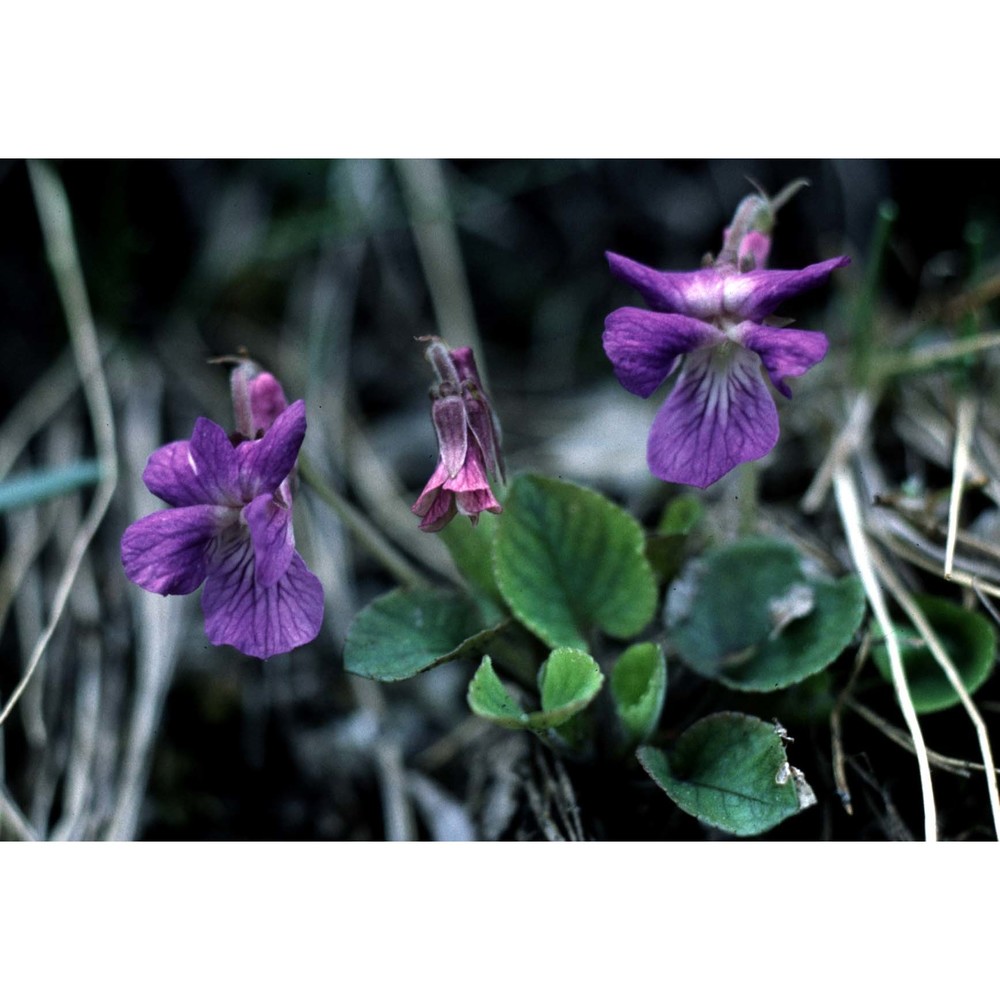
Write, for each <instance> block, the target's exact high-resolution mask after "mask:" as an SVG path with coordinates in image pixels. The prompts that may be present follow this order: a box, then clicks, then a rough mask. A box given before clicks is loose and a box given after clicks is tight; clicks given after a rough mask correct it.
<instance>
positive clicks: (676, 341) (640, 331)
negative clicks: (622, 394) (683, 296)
mask: <svg viewBox="0 0 1000 1000" xmlns="http://www.w3.org/2000/svg"><path fill="white" fill-rule="evenodd" d="M723 336H724V335H723V333H722V332H721V331H720V330H719V329H717V328H716V327H714V326H712V325H711V324H710V323H705V322H703V321H702V320H700V319H693V318H692V317H690V316H682V315H680V314H678V313H656V312H650V311H649V310H648V309H636V308H635V307H633V306H624V307H623V308H621V309H616V310H615V311H614V312H613V313H611V314H610V315H609V316H608V317H607V319H606V320H605V321H604V353H605V354H607V356H608V358H609V359H610V361H611V363H612V365H614V369H615V375H616V376H617V377H618V381H619V382H621V384H622V385H623V386H624V387H625V388H626V389H628V391H629V392H632V393H635V395H637V396H642V397H643V398H646V397H647V396H649V395H651V394H652V393H653V392H655V391H656V389H657V388H659V386H660V384H661V383H662V382H663V380H664V379H665V378H666V377H667V376H668V375H669V374H670V373H671V371H672V370H673V367H674V364H675V363H676V361H677V359H678V358H679V357H680V356H681V355H682V354H687V353H688V352H689V351H694V350H697V349H698V348H701V347H708V346H710V345H711V344H713V343H716V342H717V341H720V340H722V339H723Z"/></svg>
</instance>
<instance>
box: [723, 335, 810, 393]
mask: <svg viewBox="0 0 1000 1000" xmlns="http://www.w3.org/2000/svg"><path fill="white" fill-rule="evenodd" d="M737 336H738V338H739V341H740V343H741V344H743V346H744V347H748V348H749V349H750V350H751V351H756V352H757V353H758V354H759V355H760V359H761V361H763V362H764V367H765V368H766V369H767V374H768V375H769V376H770V379H771V382H772V383H773V384H774V387H775V389H777V390H778V392H780V393H781V394H782V395H784V396H787V397H788V398H789V399H790V398H791V396H792V390H791V389H789V388H788V386H787V385H786V384H785V379H786V378H788V377H790V376H796V375H802V374H803V373H805V372H807V371H809V369H810V368H812V366H813V365H815V364H817V363H818V362H820V361H822V360H823V358H824V357H826V352H827V348H828V347H829V346H830V345H829V342H828V341H827V339H826V337H825V336H824V335H823V334H822V333H817V332H815V331H813V330H793V329H792V328H791V327H787V326H786V327H781V328H778V327H774V326H761V325H760V324H758V323H752V322H750V321H747V322H745V323H741V324H740V325H739V327H737Z"/></svg>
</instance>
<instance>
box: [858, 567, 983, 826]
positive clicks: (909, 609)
mask: <svg viewBox="0 0 1000 1000" xmlns="http://www.w3.org/2000/svg"><path fill="white" fill-rule="evenodd" d="M873 561H874V564H875V571H876V572H877V573H878V575H879V576H880V577H881V578H882V581H883V582H884V583H885V585H886V587H887V588H888V590H889V592H890V593H891V594H892V596H893V598H894V599H895V600H896V602H897V603H898V604H899V606H900V607H901V608H902V609H903V611H904V612H905V613H906V616H907V617H908V618H909V619H910V621H911V622H913V626H914V628H915V629H916V630H917V631H918V632H919V633H920V635H921V637H922V638H923V640H924V642H926V643H927V648H928V649H929V650H930V652H931V655H932V656H933V657H934V659H935V660H937V662H938V666H940V667H941V669H942V670H943V671H944V674H945V676H946V677H947V678H948V683H949V684H951V686H952V687H953V688H954V689H955V693H956V694H957V695H958V697H959V698H960V699H961V702H962V707H963V708H964V709H965V712H966V714H967V715H968V716H969V719H970V721H971V722H972V725H973V728H974V729H975V730H976V737H977V739H978V740H979V752H980V753H981V754H982V757H983V767H984V768H985V770H986V784H987V787H988V788H989V794H990V807H991V808H992V810H993V826H994V829H995V830H996V832H997V839H998V840H1000V792H998V790H997V776H996V767H995V766H994V763H993V751H992V750H991V749H990V737H989V733H988V732H987V730H986V724H985V723H984V722H983V717H982V716H981V715H980V714H979V711H978V710H977V709H976V706H975V703H974V702H973V700H972V698H970V697H969V692H968V691H966V690H965V685H964V684H963V683H962V678H961V677H960V676H959V673H958V670H957V669H956V668H955V664H954V663H953V662H952V660H951V657H950V656H949V655H948V652H947V650H945V648H944V646H943V645H942V644H941V640H940V639H939V638H938V637H937V634H936V633H935V631H934V630H933V629H932V628H931V626H930V622H928V621H927V618H926V616H925V615H924V614H923V612H922V611H921V610H920V608H918V607H917V605H916V602H915V601H914V600H913V598H912V597H911V596H910V595H909V593H907V591H906V588H905V587H904V586H903V584H902V583H901V582H900V580H899V578H898V577H897V576H896V574H895V573H893V571H892V570H891V569H890V568H889V565H888V564H887V563H886V562H885V560H884V559H882V558H881V557H880V556H879V555H878V554H877V553H873Z"/></svg>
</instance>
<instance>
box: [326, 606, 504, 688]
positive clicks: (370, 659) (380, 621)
mask: <svg viewBox="0 0 1000 1000" xmlns="http://www.w3.org/2000/svg"><path fill="white" fill-rule="evenodd" d="M502 627H503V625H502V624H501V625H499V626H496V627H494V628H490V629H484V628H483V624H482V621H481V619H480V617H479V613H478V612H477V610H476V608H475V605H474V604H473V603H472V601H470V600H469V599H468V598H467V597H464V596H463V595H461V594H457V593H455V592H453V591H445V590H393V591H391V592H390V593H388V594H385V595H384V596H382V597H379V598H378V599H377V600H375V601H372V603H371V604H369V605H368V607H366V608H364V609H363V610H362V611H361V612H360V613H359V614H358V616H357V617H356V618H355V619H354V621H353V622H352V623H351V628H350V630H349V631H348V633H347V642H346V644H345V646H344V666H345V667H346V669H347V670H348V672H349V673H352V674H357V675H359V676H360V677H370V678H373V679H374V680H377V681H401V680H405V679H406V678H407V677H413V676H414V675H415V674H419V673H420V672H421V671H422V670H429V669H430V668H431V667H436V666H438V664H441V663H447V662H448V661H449V660H457V659H459V658H460V657H462V656H468V655H470V654H472V653H474V652H478V651H479V649H480V648H481V647H482V646H483V645H484V644H485V642H487V641H488V640H489V639H490V638H491V637H492V636H493V635H494V634H495V633H496V632H497V631H498V629H499V628H502Z"/></svg>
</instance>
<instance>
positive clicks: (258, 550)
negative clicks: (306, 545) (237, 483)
mask: <svg viewBox="0 0 1000 1000" xmlns="http://www.w3.org/2000/svg"><path fill="white" fill-rule="evenodd" d="M243 514H244V516H245V517H246V519H247V525H248V526H249V528H250V540H251V542H252V543H253V552H254V572H255V573H256V575H257V583H258V584H260V586H262V587H270V586H271V585H272V584H273V583H274V582H275V581H276V580H277V579H278V578H279V577H280V576H282V575H284V573H285V571H286V570H287V569H288V564H289V563H290V562H291V561H292V556H293V555H294V554H295V535H294V533H293V531H292V510H291V508H290V507H286V506H284V505H283V504H278V503H275V502H274V498H273V496H272V495H270V494H267V493H263V494H261V495H260V496H259V497H257V498H256V499H255V500H251V501H250V503H248V504H247V505H246V507H244V508H243Z"/></svg>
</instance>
